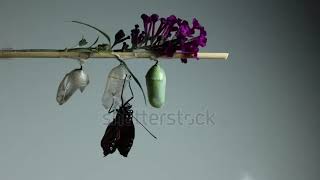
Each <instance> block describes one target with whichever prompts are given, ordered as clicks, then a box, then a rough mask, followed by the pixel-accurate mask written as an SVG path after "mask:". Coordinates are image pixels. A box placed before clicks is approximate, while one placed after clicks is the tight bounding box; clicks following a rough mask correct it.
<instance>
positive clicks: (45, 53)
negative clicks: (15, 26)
mask: <svg viewBox="0 0 320 180" xmlns="http://www.w3.org/2000/svg"><path fill="white" fill-rule="evenodd" d="M115 54H117V55H119V56H120V57H121V58H123V59H137V58H152V57H153V56H154V55H153V54H152V53H150V52H147V51H146V52H110V51H100V52H92V53H88V52H79V51H66V50H52V49H38V50H37V49H29V50H0V59H1V58H72V59H87V58H115V57H116V55H115ZM228 56H229V53H211V52H199V53H198V58H199V59H208V60H210V59H211V60H217V59H220V60H226V59H227V58H228ZM159 58H164V59H178V58H194V57H193V56H192V55H184V54H182V53H175V54H174V55H173V57H159Z"/></svg>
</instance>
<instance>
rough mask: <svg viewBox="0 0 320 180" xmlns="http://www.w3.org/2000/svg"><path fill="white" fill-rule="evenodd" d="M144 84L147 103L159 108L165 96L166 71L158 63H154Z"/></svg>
mask: <svg viewBox="0 0 320 180" xmlns="http://www.w3.org/2000/svg"><path fill="white" fill-rule="evenodd" d="M146 84H147V90H148V99H149V103H150V104H151V106H153V107H155V108H161V107H162V106H163V104H164V102H165V97H166V73H165V72H164V70H163V69H162V68H161V67H160V65H158V64H155V65H154V66H152V67H151V68H150V69H149V71H148V72H147V74H146Z"/></svg>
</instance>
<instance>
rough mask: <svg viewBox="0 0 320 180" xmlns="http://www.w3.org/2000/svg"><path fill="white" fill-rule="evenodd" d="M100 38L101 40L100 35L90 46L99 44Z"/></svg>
mask: <svg viewBox="0 0 320 180" xmlns="http://www.w3.org/2000/svg"><path fill="white" fill-rule="evenodd" d="M98 40H99V36H98V37H97V39H96V40H95V41H94V42H93V43H92V44H91V46H89V47H90V48H91V47H92V46H94V45H95V44H97V42H98Z"/></svg>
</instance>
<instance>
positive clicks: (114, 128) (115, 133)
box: [100, 121, 120, 156]
mask: <svg viewBox="0 0 320 180" xmlns="http://www.w3.org/2000/svg"><path fill="white" fill-rule="evenodd" d="M119 138H120V129H119V126H118V125H117V123H116V121H112V122H111V123H110V124H109V125H108V127H107V129H106V132H105V134H104V136H103V138H102V139H101V144H100V145H101V147H102V149H103V154H104V156H107V155H108V154H112V153H114V151H115V150H116V147H117V141H118V140H119Z"/></svg>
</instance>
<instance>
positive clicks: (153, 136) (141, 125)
mask: <svg viewBox="0 0 320 180" xmlns="http://www.w3.org/2000/svg"><path fill="white" fill-rule="evenodd" d="M133 118H134V119H135V120H136V121H137V122H138V123H139V124H140V125H141V126H142V127H143V128H144V129H145V130H146V131H147V132H148V133H149V134H150V135H151V136H152V137H153V138H155V139H157V137H156V136H155V135H153V134H152V133H151V132H150V131H149V130H148V129H147V128H146V127H145V126H144V125H143V124H142V123H141V122H140V121H139V120H138V119H137V118H136V117H134V116H133Z"/></svg>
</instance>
